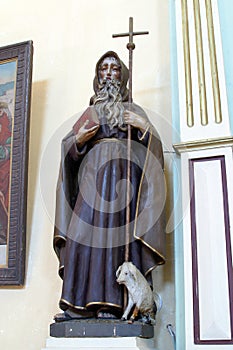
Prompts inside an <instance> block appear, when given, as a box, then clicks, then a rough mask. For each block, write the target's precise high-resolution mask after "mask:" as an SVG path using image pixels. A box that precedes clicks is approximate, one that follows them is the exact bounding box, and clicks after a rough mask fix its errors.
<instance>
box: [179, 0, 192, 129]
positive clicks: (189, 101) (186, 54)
mask: <svg viewBox="0 0 233 350" xmlns="http://www.w3.org/2000/svg"><path fill="white" fill-rule="evenodd" d="M181 6H182V32H183V49H184V69H185V90H186V113H187V125H188V126H193V124H194V120H193V99H192V77H191V64H190V46H189V24H188V7H187V0H181Z"/></svg>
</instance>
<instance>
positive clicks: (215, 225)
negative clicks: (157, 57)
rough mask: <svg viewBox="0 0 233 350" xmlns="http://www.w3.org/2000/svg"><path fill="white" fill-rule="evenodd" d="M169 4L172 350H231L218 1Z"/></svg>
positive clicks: (230, 225) (232, 299)
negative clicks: (177, 191)
mask: <svg viewBox="0 0 233 350" xmlns="http://www.w3.org/2000/svg"><path fill="white" fill-rule="evenodd" d="M175 4H176V34H177V61H178V64H177V71H178V87H179V101H178V102H179V103H178V106H179V111H180V115H179V125H180V143H178V144H176V145H174V148H175V149H176V151H177V153H178V154H180V158H181V191H182V214H183V216H182V231H183V240H182V242H183V251H182V252H179V253H180V254H182V256H183V262H184V272H183V273H184V296H185V300H184V324H185V331H184V334H185V341H184V342H180V341H179V340H178V342H179V343H182V346H183V348H182V349H181V348H179V350H201V349H203V350H204V349H206V348H207V347H208V349H209V350H226V349H228V350H231V349H233V269H232V247H233V231H232V229H233V214H232V213H233V159H232V146H233V138H232V135H231V131H230V122H229V114H228V103H227V96H226V83H225V75H224V65H223V54H222V44H221V35H220V25H219V14H218V2H217V0H175ZM177 287H178V288H179V286H177ZM178 322H179V321H178Z"/></svg>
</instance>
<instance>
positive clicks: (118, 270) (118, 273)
mask: <svg viewBox="0 0 233 350" xmlns="http://www.w3.org/2000/svg"><path fill="white" fill-rule="evenodd" d="M120 272H121V266H119V267H118V269H117V271H116V277H119V275H120Z"/></svg>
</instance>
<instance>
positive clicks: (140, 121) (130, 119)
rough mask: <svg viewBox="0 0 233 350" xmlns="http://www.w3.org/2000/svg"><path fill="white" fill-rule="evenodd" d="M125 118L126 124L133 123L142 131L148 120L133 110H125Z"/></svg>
mask: <svg viewBox="0 0 233 350" xmlns="http://www.w3.org/2000/svg"><path fill="white" fill-rule="evenodd" d="M124 120H125V124H129V125H132V126H133V127H135V128H137V129H139V130H140V131H141V132H142V133H144V131H145V129H146V125H147V122H146V121H145V119H144V118H143V117H141V116H140V115H138V114H136V113H134V112H132V111H129V110H126V111H125V112H124Z"/></svg>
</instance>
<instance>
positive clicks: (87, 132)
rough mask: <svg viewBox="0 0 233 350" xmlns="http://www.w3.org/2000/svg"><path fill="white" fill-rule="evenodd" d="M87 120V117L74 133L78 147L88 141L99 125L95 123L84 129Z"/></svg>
mask: <svg viewBox="0 0 233 350" xmlns="http://www.w3.org/2000/svg"><path fill="white" fill-rule="evenodd" d="M88 123H89V120H88V119H87V120H86V121H85V123H84V124H83V126H81V128H80V129H79V131H78V133H77V135H76V142H77V145H78V147H82V146H83V145H84V144H85V143H86V142H87V141H89V140H90V139H91V138H92V137H93V136H94V135H95V134H96V133H97V131H98V129H99V125H95V126H93V127H92V128H90V129H86V126H87V125H88Z"/></svg>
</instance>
